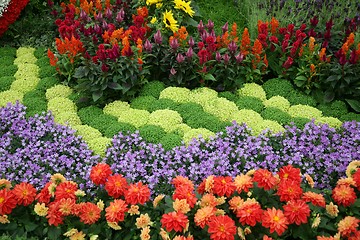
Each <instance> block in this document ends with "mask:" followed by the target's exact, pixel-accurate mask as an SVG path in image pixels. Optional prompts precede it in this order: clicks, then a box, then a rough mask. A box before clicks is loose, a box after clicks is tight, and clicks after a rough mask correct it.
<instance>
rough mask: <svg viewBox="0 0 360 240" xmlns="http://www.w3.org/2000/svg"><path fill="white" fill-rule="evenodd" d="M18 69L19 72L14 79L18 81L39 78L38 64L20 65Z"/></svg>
mask: <svg viewBox="0 0 360 240" xmlns="http://www.w3.org/2000/svg"><path fill="white" fill-rule="evenodd" d="M17 67H18V70H17V71H16V73H15V74H14V77H15V78H17V79H19V78H26V77H38V76H39V67H38V66H37V65H36V64H32V63H26V64H18V65H17Z"/></svg>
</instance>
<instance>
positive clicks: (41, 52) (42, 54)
mask: <svg viewBox="0 0 360 240" xmlns="http://www.w3.org/2000/svg"><path fill="white" fill-rule="evenodd" d="M46 51H47V49H46V48H45V47H38V48H36V49H35V51H34V56H35V57H36V58H37V59H39V60H40V59H43V60H41V61H45V59H47V61H48V62H49V58H48V57H47V56H46Z"/></svg>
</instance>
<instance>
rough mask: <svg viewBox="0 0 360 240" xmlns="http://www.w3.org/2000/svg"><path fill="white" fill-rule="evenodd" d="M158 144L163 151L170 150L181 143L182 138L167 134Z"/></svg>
mask: <svg viewBox="0 0 360 240" xmlns="http://www.w3.org/2000/svg"><path fill="white" fill-rule="evenodd" d="M160 143H161V145H162V146H163V148H164V149H165V150H171V149H173V148H174V147H176V146H180V145H181V143H182V137H181V136H179V135H177V134H175V133H167V134H165V135H164V136H163V137H162V138H161V139H160Z"/></svg>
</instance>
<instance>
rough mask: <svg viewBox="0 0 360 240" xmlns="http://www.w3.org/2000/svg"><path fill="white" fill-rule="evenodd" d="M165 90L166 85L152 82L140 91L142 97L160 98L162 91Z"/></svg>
mask: <svg viewBox="0 0 360 240" xmlns="http://www.w3.org/2000/svg"><path fill="white" fill-rule="evenodd" d="M164 89H165V84H164V83H163V82H160V81H151V82H148V83H146V84H145V85H144V86H143V87H142V89H141V90H140V93H139V94H140V96H153V97H154V98H156V99H157V98H159V96H160V93H161V91H162V90H164Z"/></svg>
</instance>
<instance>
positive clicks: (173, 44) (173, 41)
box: [170, 38, 180, 50]
mask: <svg viewBox="0 0 360 240" xmlns="http://www.w3.org/2000/svg"><path fill="white" fill-rule="evenodd" d="M179 46H180V45H179V42H178V40H177V39H176V38H173V39H171V41H170V47H171V48H172V49H174V50H176V49H177V48H178V47H179Z"/></svg>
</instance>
